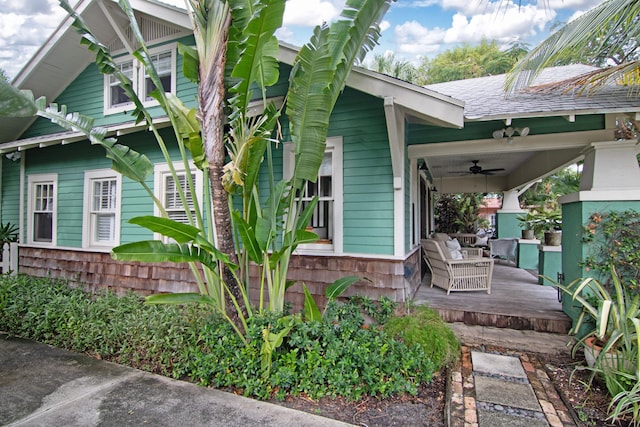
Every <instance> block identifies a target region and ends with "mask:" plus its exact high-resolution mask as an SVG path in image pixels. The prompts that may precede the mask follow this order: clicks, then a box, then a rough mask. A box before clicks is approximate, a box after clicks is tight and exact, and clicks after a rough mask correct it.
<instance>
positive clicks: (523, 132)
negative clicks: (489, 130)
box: [493, 126, 529, 144]
mask: <svg viewBox="0 0 640 427" xmlns="http://www.w3.org/2000/svg"><path fill="white" fill-rule="evenodd" d="M515 134H518V135H519V136H527V135H529V128H528V127H524V128H514V127H511V126H509V127H508V128H504V129H498V130H495V131H493V138H494V139H503V138H507V144H513V136H514V135H515Z"/></svg>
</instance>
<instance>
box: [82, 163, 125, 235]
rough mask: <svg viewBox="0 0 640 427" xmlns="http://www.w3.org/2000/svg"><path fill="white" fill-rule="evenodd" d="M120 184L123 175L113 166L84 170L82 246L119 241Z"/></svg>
mask: <svg viewBox="0 0 640 427" xmlns="http://www.w3.org/2000/svg"><path fill="white" fill-rule="evenodd" d="M121 185H122V178H121V175H120V174H119V173H116V172H115V171H113V170H112V169H100V170H93V171H86V172H85V173H84V220H83V233H82V239H83V241H82V246H83V247H85V248H87V247H107V248H111V247H113V246H117V245H119V244H120V210H121V209H120V202H121Z"/></svg>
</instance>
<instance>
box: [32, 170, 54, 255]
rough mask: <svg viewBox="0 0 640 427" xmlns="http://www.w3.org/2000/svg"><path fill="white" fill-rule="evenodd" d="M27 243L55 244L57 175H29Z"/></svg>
mask: <svg viewBox="0 0 640 427" xmlns="http://www.w3.org/2000/svg"><path fill="white" fill-rule="evenodd" d="M27 183H28V191H27V192H28V194H27V197H28V201H27V212H28V215H29V218H28V222H27V242H28V243H31V244H39V245H50V246H53V245H55V244H56V204H57V200H56V197H57V183H58V176H57V174H42V175H29V178H28V180H27Z"/></svg>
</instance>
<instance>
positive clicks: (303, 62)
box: [287, 0, 389, 186]
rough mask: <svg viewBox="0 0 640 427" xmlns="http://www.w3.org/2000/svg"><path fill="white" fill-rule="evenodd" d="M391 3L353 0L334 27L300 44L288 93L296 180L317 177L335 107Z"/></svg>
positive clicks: (318, 28)
mask: <svg viewBox="0 0 640 427" xmlns="http://www.w3.org/2000/svg"><path fill="white" fill-rule="evenodd" d="M388 8H389V0H348V1H347V4H346V6H345V9H344V11H343V13H342V15H341V18H340V19H339V20H338V21H337V22H335V23H333V24H332V25H331V27H330V28H328V27H326V26H321V27H320V26H319V27H316V29H315V30H314V33H313V36H312V37H311V41H310V42H309V43H307V44H306V45H305V46H303V47H302V49H300V52H299V54H298V57H297V58H296V62H295V65H294V68H293V70H292V73H291V78H290V80H291V81H290V86H289V93H288V95H287V115H288V116H289V120H290V131H291V139H292V141H293V142H294V145H295V155H296V166H295V169H294V170H295V171H296V175H295V177H294V178H295V180H294V186H296V185H298V183H299V180H310V181H315V180H316V178H317V174H318V169H319V168H320V164H321V163H322V158H323V156H324V149H325V144H326V141H325V140H326V136H327V131H328V127H329V117H330V115H331V111H332V110H333V107H334V105H335V103H336V101H337V99H338V96H339V95H340V93H341V91H342V89H343V88H344V85H345V84H346V81H347V77H348V75H349V72H350V71H351V69H352V67H353V64H354V63H356V62H358V61H360V60H361V59H362V58H364V55H365V54H366V53H367V52H368V51H369V50H371V48H372V47H373V45H374V44H375V43H376V42H377V39H378V37H379V35H380V31H379V27H378V22H379V21H380V19H381V18H382V16H383V15H384V13H385V12H386V10H387V9H388Z"/></svg>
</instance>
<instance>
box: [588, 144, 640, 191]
mask: <svg viewBox="0 0 640 427" xmlns="http://www.w3.org/2000/svg"><path fill="white" fill-rule="evenodd" d="M639 149H640V147H639V146H638V144H637V141H636V140H630V141H607V142H595V143H592V144H591V147H590V148H589V150H588V151H587V153H586V154H585V157H584V167H583V169H582V176H581V178H580V190H579V191H580V192H583V191H607V192H610V191H628V190H640V167H638V160H637V157H636V156H637V155H638V151H639ZM627 197H628V196H627ZM604 200H612V199H611V198H609V197H608V196H607V197H605V199H604Z"/></svg>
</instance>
